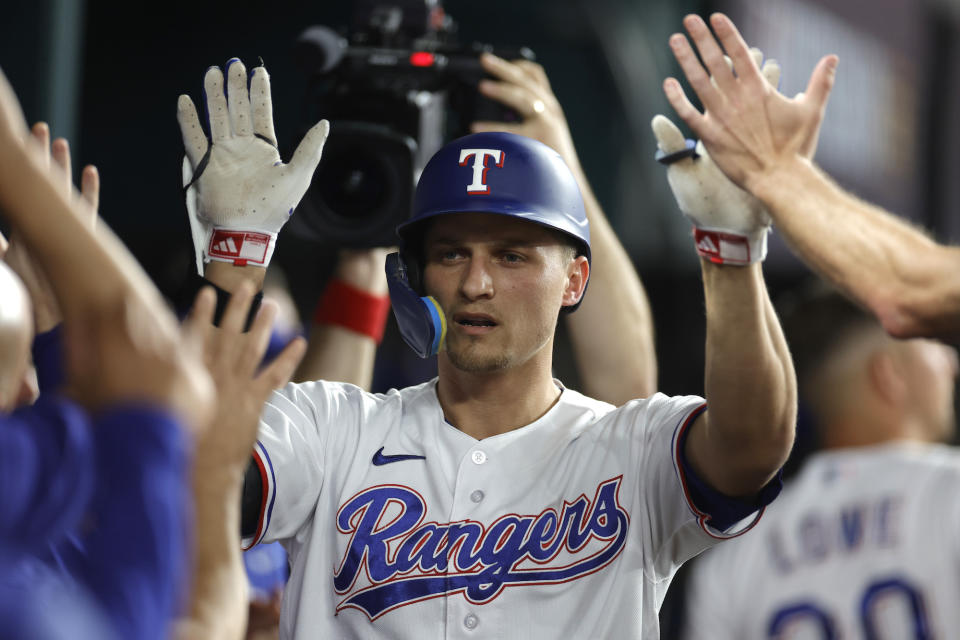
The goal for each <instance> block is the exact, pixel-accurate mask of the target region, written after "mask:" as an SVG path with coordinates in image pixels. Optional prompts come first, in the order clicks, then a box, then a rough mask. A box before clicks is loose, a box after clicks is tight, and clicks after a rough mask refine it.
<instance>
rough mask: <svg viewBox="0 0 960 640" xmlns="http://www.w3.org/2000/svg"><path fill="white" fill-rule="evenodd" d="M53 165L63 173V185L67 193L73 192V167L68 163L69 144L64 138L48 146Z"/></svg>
mask: <svg viewBox="0 0 960 640" xmlns="http://www.w3.org/2000/svg"><path fill="white" fill-rule="evenodd" d="M50 152H51V154H52V155H53V163H54V164H55V165H56V166H57V167H59V168H60V170H61V171H63V177H64V185H65V186H66V187H67V191H72V190H73V166H72V163H71V162H70V143H69V142H67V140H66V138H57V139H56V140H54V141H53V144H52V145H50Z"/></svg>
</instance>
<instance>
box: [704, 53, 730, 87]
mask: <svg viewBox="0 0 960 640" xmlns="http://www.w3.org/2000/svg"><path fill="white" fill-rule="evenodd" d="M723 61H724V62H726V63H727V68H728V69H730V72H731V73H732V72H733V60H731V59H730V56H727V55H725V56H723ZM710 84H712V85H713V86H714V87H716V88H717V89H719V88H720V86H719V85H717V79H716V78H714V77H712V76H711V78H710Z"/></svg>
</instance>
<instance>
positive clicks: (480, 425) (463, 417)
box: [437, 345, 560, 440]
mask: <svg viewBox="0 0 960 640" xmlns="http://www.w3.org/2000/svg"><path fill="white" fill-rule="evenodd" d="M551 347H552V345H548V346H547V347H545V349H544V352H545V353H546V356H547V357H545V358H544V357H538V356H534V357H533V358H531V359H530V360H528V361H527V362H525V363H523V364H521V365H517V366H514V367H510V368H509V369H504V370H502V371H494V372H491V373H473V372H468V371H460V370H458V369H456V368H455V367H454V366H453V365H452V364H451V363H450V360H448V359H447V358H446V356H445V355H444V354H442V353H441V354H440V357H439V359H438V370H439V382H438V384H437V397H438V399H439V400H440V407H441V408H442V409H443V416H444V418H446V419H447V421H448V422H450V423H451V424H452V425H454V426H455V427H457V428H458V429H459V430H460V431H463V432H464V433H466V434H467V435H469V436H471V437H473V438H476V439H477V440H482V439H483V438H489V437H491V436H495V435H499V434H501V433H506V432H508V431H513V430H514V429H519V428H520V427H523V426H526V425H528V424H530V423H531V422H534V421H536V420H537V419H538V418H540V417H541V416H543V414H545V413H546V412H547V411H549V410H550V407H552V406H553V405H554V404H555V403H556V401H557V399H558V398H559V397H560V389H559V388H558V387H557V385H556V384H555V383H554V382H553V374H552V364H553V359H552V348H551Z"/></svg>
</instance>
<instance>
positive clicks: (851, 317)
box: [779, 282, 882, 388]
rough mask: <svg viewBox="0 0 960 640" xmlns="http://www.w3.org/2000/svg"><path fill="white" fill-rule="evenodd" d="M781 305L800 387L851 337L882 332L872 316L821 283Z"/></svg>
mask: <svg viewBox="0 0 960 640" xmlns="http://www.w3.org/2000/svg"><path fill="white" fill-rule="evenodd" d="M779 306H780V315H781V324H782V326H783V333H784V336H785V337H786V339H787V344H789V345H790V353H791V355H792V356H793V364H794V368H795V369H796V371H797V380H798V382H799V384H800V386H801V388H802V387H805V386H807V384H808V383H809V380H810V378H811V377H812V376H815V375H816V374H817V372H818V371H819V370H820V368H821V367H822V366H823V365H824V364H825V363H826V361H827V359H828V358H829V357H830V356H831V355H833V354H834V353H835V352H836V351H837V350H838V349H839V348H841V347H842V346H843V345H844V344H846V343H847V341H848V340H850V339H851V338H853V337H855V336H857V335H861V334H862V332H864V331H868V330H877V331H882V327H881V326H880V324H879V322H877V320H876V319H875V318H874V317H873V316H872V315H870V314H869V313H867V312H866V311H864V310H863V309H861V308H860V307H859V306H857V305H856V304H855V303H854V302H852V301H851V300H849V299H848V298H846V297H844V296H843V295H842V294H840V293H839V292H838V291H837V290H835V289H833V288H831V287H829V286H828V285H826V284H824V283H821V282H817V283H815V284H812V285H809V286H806V287H804V288H803V289H801V290H799V291H798V292H796V293H793V294H790V295H788V296H786V297H785V298H784V299H783V300H782V301H781V303H780V305H779Z"/></svg>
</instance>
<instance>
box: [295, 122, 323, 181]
mask: <svg viewBox="0 0 960 640" xmlns="http://www.w3.org/2000/svg"><path fill="white" fill-rule="evenodd" d="M329 133H330V123H329V122H327V121H326V120H321V121H320V122H318V123H317V124H315V125H313V127H312V128H311V129H310V131H307V135H305V136H303V140H301V141H300V144H299V146H297V150H296V151H294V152H293V158H292V159H291V160H290V167H291V168H292V169H293V170H294V171H295V172H298V173H300V172H306V173H309V174H311V175H312V174H313V172H314V170H315V169H316V168H317V165H318V164H319V163H320V154H321V153H323V144H324V143H325V142H326V141H327V134H329Z"/></svg>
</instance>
